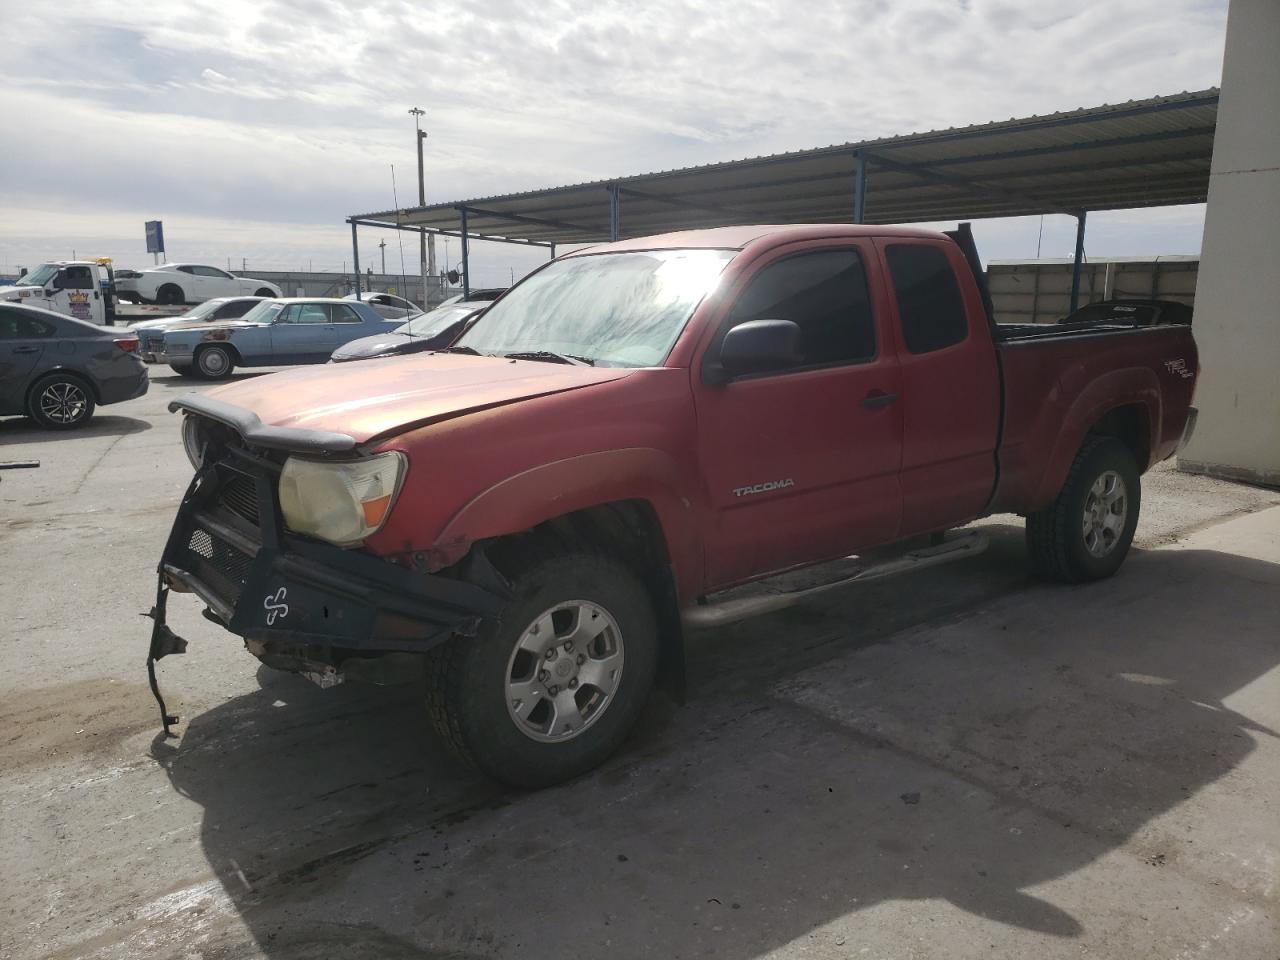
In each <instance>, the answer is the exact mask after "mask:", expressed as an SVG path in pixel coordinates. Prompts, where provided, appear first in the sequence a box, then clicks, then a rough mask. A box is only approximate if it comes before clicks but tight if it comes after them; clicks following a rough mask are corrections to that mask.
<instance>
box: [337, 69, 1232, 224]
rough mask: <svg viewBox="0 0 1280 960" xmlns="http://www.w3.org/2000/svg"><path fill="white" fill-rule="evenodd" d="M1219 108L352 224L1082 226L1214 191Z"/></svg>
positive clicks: (1043, 125) (832, 154)
mask: <svg viewBox="0 0 1280 960" xmlns="http://www.w3.org/2000/svg"><path fill="white" fill-rule="evenodd" d="M1217 108H1218V90H1217V89H1216V88H1211V89H1208V90H1202V91H1198V92H1194V93H1185V92H1184V93H1179V94H1175V95H1173V96H1166V97H1155V98H1152V99H1149V100H1132V101H1129V102H1128V103H1122V104H1112V105H1104V106H1099V107H1091V108H1087V109H1079V110H1070V111H1065V112H1063V113H1055V114H1050V115H1048V116H1033V117H1025V118H1021V119H1013V120H1004V121H999V122H995V123H985V124H978V125H975V126H969V127H955V128H952V129H948V130H935V131H929V132H928V133H913V134H908V135H906V136H898V137H885V138H882V139H878V140H865V141H862V142H859V143H844V144H838V145H835V146H830V147H820V148H817V149H813V150H800V151H796V152H794V153H781V154H774V155H771V156H764V157H755V158H750V159H745V160H733V161H728V162H725V163H714V164H708V165H705V166H699V167H686V168H683V169H679V170H666V171H661V172H657V173H647V174H640V175H638V176H629V177H617V178H614V179H609V180H597V181H593V182H590V183H580V184H575V185H572V186H565V187H553V188H550V189H544V190H530V191H526V192H523V193H510V194H504V195H499V196H490V197H481V198H476V199H472V200H460V201H455V202H452V203H437V204H429V205H427V206H422V207H410V208H406V209H403V210H398V211H397V210H384V211H380V212H377V213H367V214H359V215H355V216H352V217H350V218H349V221H350V222H352V223H353V224H355V223H359V224H361V225H365V224H368V225H377V226H388V227H398V228H400V229H405V228H408V229H411V230H415V231H416V230H419V229H422V228H426V229H427V230H432V231H440V232H443V233H460V232H462V231H464V230H465V232H466V233H467V234H468V235H469V236H470V237H472V238H475V239H493V240H508V241H510V240H515V241H523V242H525V243H530V242H532V243H538V244H548V245H550V244H562V243H592V242H598V241H602V240H609V239H613V238H622V237H635V236H643V235H646V234H652V233H665V232H668V231H672V230H683V229H690V228H695V227H708V226H720V225H730V224H741V223H849V222H863V223H908V222H912V221H936V220H954V219H969V218H984V217H1014V216H1026V215H1034V214H1041V213H1066V214H1071V215H1073V216H1076V217H1078V218H1079V219H1080V220H1081V222H1082V225H1083V216H1082V214H1084V213H1086V212H1088V211H1091V210H1114V209H1125V208H1133V207H1153V206H1167V205H1172V204H1181V203H1202V202H1204V200H1205V197H1206V194H1207V192H1208V184H1209V161H1210V157H1211V154H1212V151H1213V134H1214V127H1215V124H1216V121H1217ZM464 211H465V212H464ZM464 224H465V225H464Z"/></svg>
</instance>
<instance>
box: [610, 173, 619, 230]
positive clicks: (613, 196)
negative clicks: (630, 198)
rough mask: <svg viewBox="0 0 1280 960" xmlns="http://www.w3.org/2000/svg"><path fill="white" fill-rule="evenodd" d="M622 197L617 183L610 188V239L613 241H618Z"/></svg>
mask: <svg viewBox="0 0 1280 960" xmlns="http://www.w3.org/2000/svg"><path fill="white" fill-rule="evenodd" d="M619 206H620V197H619V194H618V185H617V184H616V183H614V184H610V186H609V239H610V240H611V241H614V240H617V239H618V224H619V214H620V210H619V209H618V208H619Z"/></svg>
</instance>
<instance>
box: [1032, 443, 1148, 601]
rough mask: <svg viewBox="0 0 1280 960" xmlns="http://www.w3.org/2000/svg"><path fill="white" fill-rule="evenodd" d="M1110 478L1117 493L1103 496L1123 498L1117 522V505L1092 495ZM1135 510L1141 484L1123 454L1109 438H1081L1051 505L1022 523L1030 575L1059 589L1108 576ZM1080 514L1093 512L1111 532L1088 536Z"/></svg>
mask: <svg viewBox="0 0 1280 960" xmlns="http://www.w3.org/2000/svg"><path fill="white" fill-rule="evenodd" d="M1113 475H1114V476H1115V477H1118V478H1119V480H1120V481H1121V483H1122V484H1123V490H1122V491H1119V492H1116V488H1112V490H1113V492H1112V493H1110V494H1109V496H1113V497H1114V496H1120V497H1122V498H1123V501H1124V502H1123V516H1122V517H1120V516H1117V512H1118V511H1117V507H1116V503H1118V502H1119V501H1116V503H1113V504H1111V505H1104V502H1103V498H1101V497H1099V495H1098V493H1097V492H1096V491H1095V489H1094V488H1095V484H1097V485H1100V486H1101V487H1103V488H1104V489H1105V488H1107V486H1108V482H1109V480H1110V478H1111V477H1112V476H1113ZM1141 507H1142V478H1141V477H1140V476H1139V474H1138V466H1137V463H1136V462H1135V461H1134V458H1133V454H1132V453H1131V452H1130V451H1129V448H1128V447H1126V446H1125V445H1124V444H1123V443H1121V442H1120V441H1119V440H1116V439H1115V438H1114V437H1097V436H1090V437H1088V438H1086V440H1085V442H1084V444H1083V445H1082V446H1081V447H1080V451H1079V453H1077V454H1076V458H1075V460H1074V461H1072V463H1071V469H1070V470H1068V471H1067V479H1066V482H1064V483H1063V485H1062V490H1061V491H1060V492H1059V493H1058V497H1057V499H1056V500H1054V501H1053V503H1052V504H1050V505H1049V506H1048V507H1046V508H1045V509H1044V510H1041V511H1040V512H1038V513H1033V514H1031V515H1030V516H1029V517H1027V550H1028V552H1029V553H1030V555H1031V565H1032V568H1033V570H1034V571H1035V573H1036V575H1037V576H1039V577H1041V578H1043V579H1045V580H1055V581H1058V582H1060V583H1081V582H1083V581H1086V580H1101V579H1103V578H1104V577H1109V576H1111V575H1112V574H1113V573H1115V572H1116V571H1117V570H1118V569H1120V565H1121V564H1122V563H1124V558H1125V556H1126V555H1127V554H1128V553H1129V546H1130V544H1132V543H1133V533H1134V530H1136V529H1137V526H1138V512H1139V510H1140V509H1141ZM1086 510H1089V511H1091V512H1093V511H1095V510H1096V511H1097V514H1096V515H1097V517H1098V518H1100V519H1101V518H1105V522H1106V523H1110V524H1114V525H1115V527H1116V529H1115V530H1114V531H1110V530H1108V531H1102V532H1101V534H1099V528H1098V527H1097V526H1096V525H1095V526H1094V528H1093V530H1092V536H1091V531H1090V530H1089V529H1087V528H1086V519H1085V513H1086ZM1090 543H1092V544H1093V546H1094V549H1092V550H1091V549H1090ZM1099 551H1101V552H1099Z"/></svg>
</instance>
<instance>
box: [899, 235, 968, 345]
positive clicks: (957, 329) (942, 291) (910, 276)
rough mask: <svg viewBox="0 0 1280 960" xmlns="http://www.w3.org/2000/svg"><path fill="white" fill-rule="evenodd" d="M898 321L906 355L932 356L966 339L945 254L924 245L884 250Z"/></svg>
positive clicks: (965, 320) (959, 297)
mask: <svg viewBox="0 0 1280 960" xmlns="http://www.w3.org/2000/svg"><path fill="white" fill-rule="evenodd" d="M885 259H886V260H887V261H888V264H889V277H890V281H891V284H892V286H893V295H894V298H895V299H896V300H897V303H898V321H899V323H900V324H901V325H902V338H903V342H904V343H905V345H906V348H907V351H908V352H909V353H916V354H919V353H933V352H934V351H935V350H943V349H945V348H946V347H951V346H954V345H955V344H957V343H962V342H963V341H964V340H966V339H967V338H968V336H969V317H968V314H966V313H965V309H964V298H963V296H962V295H961V293H960V285H959V284H958V283H957V282H956V275H955V270H954V269H953V268H952V265H951V260H950V258H949V257H948V256H947V254H946V251H944V250H943V249H942V248H941V247H938V246H931V245H927V244H907V243H893V244H890V245H889V246H887V247H886V248H885Z"/></svg>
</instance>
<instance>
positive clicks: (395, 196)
mask: <svg viewBox="0 0 1280 960" xmlns="http://www.w3.org/2000/svg"><path fill="white" fill-rule="evenodd" d="M391 199H392V200H394V201H395V204H396V242H397V243H399V244H400V284H401V286H402V287H403V291H407V290H408V289H409V279H408V278H407V277H406V276H405V274H404V231H403V230H401V229H400V194H399V193H397V192H396V165H395V164H394V163H393V164H391ZM403 291H402V292H403ZM406 299H407V298H406ZM410 336H413V334H412V333H411V334H410Z"/></svg>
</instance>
